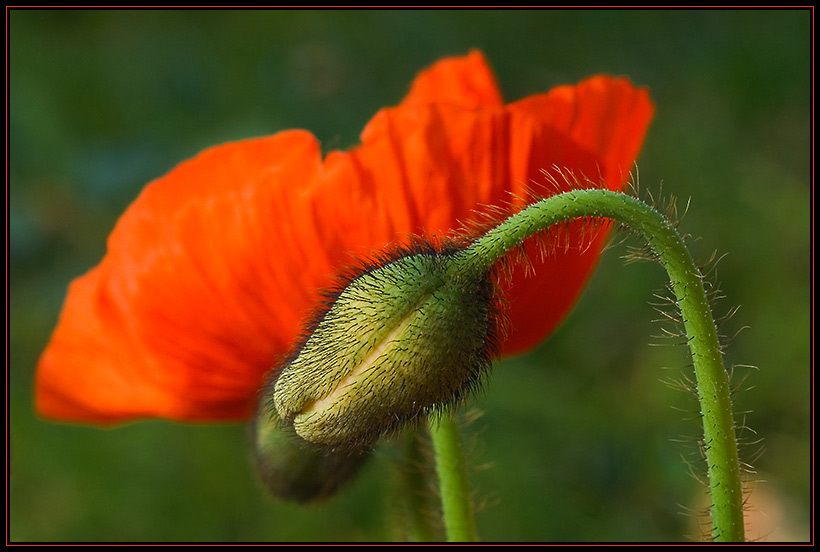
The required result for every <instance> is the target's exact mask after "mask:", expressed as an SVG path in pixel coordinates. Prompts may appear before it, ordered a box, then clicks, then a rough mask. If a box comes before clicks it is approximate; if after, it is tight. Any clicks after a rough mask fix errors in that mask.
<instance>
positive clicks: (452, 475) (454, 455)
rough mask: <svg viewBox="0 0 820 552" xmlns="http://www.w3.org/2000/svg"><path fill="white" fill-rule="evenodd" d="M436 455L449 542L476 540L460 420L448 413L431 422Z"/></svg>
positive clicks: (431, 433)
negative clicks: (462, 449) (459, 427)
mask: <svg viewBox="0 0 820 552" xmlns="http://www.w3.org/2000/svg"><path fill="white" fill-rule="evenodd" d="M430 436H431V437H432V440H433V449H434V451H435V454H436V470H437V471H438V479H439V492H440V493H441V507H442V513H443V515H444V528H445V530H446V532H447V541H448V542H475V541H476V532H475V521H474V520H473V504H472V500H471V498H470V485H469V483H468V481H467V474H466V471H465V466H464V457H463V455H462V452H461V436H460V434H459V430H458V424H457V423H456V421H455V420H454V419H453V418H452V417H449V416H447V415H443V416H441V418H440V419H438V420H436V421H431V423H430Z"/></svg>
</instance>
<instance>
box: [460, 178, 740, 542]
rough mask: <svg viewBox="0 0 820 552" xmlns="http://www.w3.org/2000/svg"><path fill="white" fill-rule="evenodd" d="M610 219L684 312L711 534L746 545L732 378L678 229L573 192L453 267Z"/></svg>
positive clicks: (540, 206)
mask: <svg viewBox="0 0 820 552" xmlns="http://www.w3.org/2000/svg"><path fill="white" fill-rule="evenodd" d="M585 217H586V218H589V217H596V218H608V219H613V220H615V221H617V222H619V223H621V224H623V225H625V226H628V227H629V228H631V229H632V230H635V231H637V232H638V233H640V234H641V235H643V237H644V238H645V239H646V240H647V241H648V243H649V245H650V246H651V247H652V249H653V250H654V252H655V254H656V255H657V256H658V259H659V260H660V262H661V264H662V265H663V266H664V268H666V271H667V273H668V274H669V278H670V280H671V283H672V289H673V290H674V293H675V296H676V299H677V304H678V308H679V309H680V312H681V315H682V318H683V323H684V327H685V329H686V334H687V336H688V343H689V349H690V352H691V355H692V362H693V364H694V369H695V377H696V381H697V391H698V399H699V401H700V408H701V416H702V419H703V434H704V441H703V442H704V449H705V451H706V459H707V466H708V467H707V470H708V471H707V474H708V477H709V487H710V492H711V498H712V507H711V516H712V527H713V532H712V536H713V538H714V539H715V540H716V541H742V540H744V524H743V497H742V489H741V479H740V465H739V462H738V454H737V439H736V436H735V426H734V417H733V413H732V406H731V401H730V398H729V378H728V375H727V373H726V370H725V369H724V366H723V358H722V354H721V350H720V344H719V341H718V336H717V330H716V328H715V323H714V319H713V317H712V312H711V309H710V307H709V301H708V299H707V297H706V292H705V290H704V286H703V277H702V275H701V273H700V270H699V269H698V268H697V266H696V265H695V263H694V262H693V260H692V257H691V255H690V254H689V251H688V250H687V248H686V246H685V245H684V243H683V240H682V238H681V236H680V234H678V232H677V230H676V229H675V228H674V227H673V226H672V224H670V222H669V221H668V220H667V219H666V218H665V217H663V216H662V215H661V214H660V213H658V212H657V211H655V210H654V209H652V208H651V207H650V206H648V205H646V204H645V203H643V202H642V201H640V200H638V199H636V198H634V197H632V196H629V195H626V194H623V193H620V192H612V191H609V190H598V189H590V190H574V191H571V192H566V193H562V194H559V195H555V196H552V197H550V198H547V199H544V200H542V201H539V202H538V203H535V204H533V205H531V206H529V207H527V208H526V209H524V210H522V211H521V212H519V213H517V214H515V215H513V216H511V217H510V218H508V219H507V220H505V221H504V222H502V223H501V224H500V225H498V226H496V227H495V228H493V229H492V230H490V231H489V232H487V233H486V234H485V235H483V236H482V237H481V238H479V239H478V240H476V241H475V242H474V243H473V244H472V245H471V246H470V247H469V248H467V250H465V251H464V252H463V257H462V258H461V259H460V261H459V262H456V263H454V267H453V269H454V270H455V271H456V272H458V273H461V274H463V273H464V272H468V273H469V272H470V271H478V272H482V271H487V270H489V269H490V267H491V266H492V265H493V264H494V263H495V262H497V261H498V260H499V259H501V258H502V257H503V256H504V255H506V254H507V253H508V252H509V251H510V250H511V249H513V248H515V247H518V246H520V245H522V244H523V242H524V240H526V239H527V238H529V237H530V236H533V235H534V234H537V233H539V232H542V231H545V230H547V229H549V228H550V227H551V226H552V225H554V224H556V223H560V222H564V221H567V220H571V219H576V218H585Z"/></svg>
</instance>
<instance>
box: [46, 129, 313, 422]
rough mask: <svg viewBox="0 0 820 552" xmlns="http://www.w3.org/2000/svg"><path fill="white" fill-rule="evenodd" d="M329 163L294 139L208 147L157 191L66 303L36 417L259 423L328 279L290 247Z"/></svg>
mask: <svg viewBox="0 0 820 552" xmlns="http://www.w3.org/2000/svg"><path fill="white" fill-rule="evenodd" d="M319 164H320V152H319V144H318V143H317V142H316V140H315V139H314V138H313V136H311V135H310V134H308V133H306V132H301V131H292V132H285V133H281V134H278V135H275V136H273V137H270V138H264V139H257V140H247V141H243V142H237V143H232V144H226V145H223V146H219V147H216V148H212V149H210V150H207V151H205V152H203V153H202V154H200V155H199V156H197V157H196V158H194V159H192V160H190V161H188V162H186V163H183V164H181V165H179V166H178V167H177V168H176V169H174V170H173V171H171V172H170V173H169V174H168V175H166V176H165V177H163V178H160V179H158V180H156V181H154V182H153V183H151V184H150V185H148V186H147V187H146V188H145V190H144V191H143V193H142V194H141V195H140V196H139V198H138V199H137V200H136V201H135V202H134V203H133V204H132V205H131V206H130V207H129V209H128V210H127V211H126V213H125V214H124V215H123V216H122V217H121V218H120V220H119V221H118V223H117V226H116V228H115V229H114V231H113V232H112V234H111V236H110V238H109V241H108V252H107V254H106V256H105V258H104V259H103V262H102V263H101V264H100V265H99V266H98V267H97V268H95V269H93V270H92V271H91V272H89V273H88V274H86V275H85V276H83V277H81V278H79V279H78V280H76V281H75V282H74V283H73V284H72V286H71V288H70V290H69V294H68V298H67V300H66V303H65V306H64V308H63V312H62V314H61V317H60V321H59V324H58V327H57V330H56V331H55V333H54V335H53V336H52V339H51V342H50V343H49V346H48V348H47V349H46V351H45V353H44V354H43V356H42V357H41V359H40V363H39V366H38V373H37V409H38V410H39V411H40V413H41V414H42V415H44V416H47V417H50V418H58V419H72V420H80V421H92V422H102V423H104V422H107V421H116V420H119V419H122V418H131V417H140V416H161V417H168V418H172V419H187V420H196V419H241V418H244V417H247V416H249V415H250V414H251V412H252V406H253V404H252V403H253V400H252V398H253V397H254V396H255V394H256V392H257V390H258V388H259V383H260V381H261V378H262V375H263V373H264V372H265V371H266V370H267V369H268V368H270V366H271V365H272V364H273V363H274V362H275V361H276V359H277V358H278V356H279V355H281V354H282V353H283V352H284V351H286V350H287V348H288V347H289V345H290V340H291V339H292V338H293V336H294V335H296V333H297V332H298V330H299V326H300V323H301V318H302V316H303V314H304V313H303V306H304V305H305V304H309V303H310V302H312V301H313V296H312V291H311V290H313V289H315V286H316V285H318V283H319V282H317V281H316V279H315V278H314V277H313V275H314V274H316V273H321V274H323V273H325V272H327V271H328V270H329V268H328V267H326V266H319V267H312V266H311V263H310V260H309V259H305V257H307V253H306V252H305V250H304V248H302V247H301V246H300V247H293V246H292V245H291V242H292V241H293V240H292V238H293V236H292V235H291V234H292V233H293V232H294V231H298V229H300V228H305V225H310V223H309V222H307V221H308V219H307V218H300V217H304V214H305V211H306V204H305V202H304V201H303V198H304V197H306V195H305V193H306V190H305V189H304V186H305V185H306V183H308V182H310V181H311V180H312V178H313V176H314V174H315V172H316V171H317V170H318V168H319ZM301 238H302V237H301V236H300V239H301ZM291 263H292V264H296V265H299V266H302V267H308V268H309V269H308V270H301V271H300V270H297V271H293V270H291Z"/></svg>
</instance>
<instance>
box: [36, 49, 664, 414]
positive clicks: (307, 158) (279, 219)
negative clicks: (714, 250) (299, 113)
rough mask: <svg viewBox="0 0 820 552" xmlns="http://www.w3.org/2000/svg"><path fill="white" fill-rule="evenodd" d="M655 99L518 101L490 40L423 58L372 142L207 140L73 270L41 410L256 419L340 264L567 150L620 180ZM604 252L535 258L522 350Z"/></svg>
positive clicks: (627, 95) (474, 202)
mask: <svg viewBox="0 0 820 552" xmlns="http://www.w3.org/2000/svg"><path fill="white" fill-rule="evenodd" d="M651 116H652V104H651V102H650V101H649V99H648V94H647V93H646V91H645V90H641V89H637V88H635V87H634V86H632V85H631V84H629V83H628V82H627V81H625V80H623V79H613V78H610V77H596V78H593V79H589V80H587V81H584V82H583V83H581V84H579V85H578V86H574V87H560V88H558V89H555V90H554V91H553V92H550V93H548V94H542V95H537V96H533V97H531V98H528V99H525V100H522V101H520V102H516V103H513V104H510V105H508V106H506V107H505V106H504V105H503V104H502V102H501V96H500V93H499V92H498V89H497V86H496V85H495V78H494V76H493V74H492V72H491V71H490V69H489V67H488V66H487V64H486V62H485V60H484V58H483V55H481V54H480V53H478V52H473V53H471V54H470V55H468V56H465V57H463V58H448V59H445V60H442V61H441V62H439V63H437V64H435V65H434V66H433V67H431V68H430V69H428V70H426V71H425V72H423V73H422V74H421V75H420V76H419V77H418V79H417V80H416V81H415V82H414V85H413V86H412V87H411V91H410V93H409V94H408V96H407V97H406V98H405V100H404V101H403V102H402V103H401V104H400V105H399V106H398V107H395V108H390V109H384V110H382V111H380V112H379V113H378V114H377V115H376V116H375V117H374V118H373V120H372V121H371V122H370V123H369V124H368V125H367V126H366V128H365V130H364V132H363V133H362V143H361V145H360V146H357V147H355V148H353V149H352V150H350V151H348V152H332V153H330V154H329V155H328V156H327V158H326V159H325V160H324V162H322V160H321V156H320V152H319V145H318V143H317V142H316V140H315V138H314V137H313V136H311V135H310V134H309V133H306V132H303V131H288V132H283V133H280V134H277V135H275V136H272V137H269V138H261V139H254V140H246V141H242V142H236V143H232V144H226V145H222V146H218V147H215V148H212V149H210V150H207V151H205V152H203V153H202V154H200V155H199V156H197V157H196V158H194V159H192V160H190V161H188V162H186V163H183V164H181V165H180V166H178V167H177V168H176V169H174V170H172V171H171V172H170V173H168V175H166V176H164V177H162V178H160V179H158V180H156V181H154V182H153V183H151V184H150V185H149V186H148V187H147V188H146V189H145V190H144V191H143V193H142V194H141V195H140V197H139V198H138V199H137V200H136V201H135V202H134V203H133V204H132V205H131V206H130V207H129V209H128V210H127V211H126V213H125V214H124V215H123V216H122V218H121V219H120V221H119V222H118V223H117V226H116V228H115V230H114V231H113V232H112V235H111V237H110V238H109V242H108V251H107V253H106V256H105V257H104V259H103V261H102V262H101V263H100V265H98V267H96V268H95V269H93V270H91V271H90V272H89V273H88V274H86V275H85V276H83V277H81V278H79V279H77V280H76V281H75V282H74V283H73V284H72V286H71V288H70V289H69V294H68V297H67V299H66V303H65V305H64V308H63V312H62V314H61V316H60V321H59V323H58V326H57V329H56V330H55V332H54V334H53V336H52V338H51V341H50V342H49V345H48V347H47V349H46V351H45V352H44V354H43V356H42V357H41V359H40V362H39V365H38V373H37V381H36V388H37V390H36V395H37V409H38V411H39V412H40V413H41V414H42V415H44V416H46V417H49V418H55V419H64V420H74V421H83V422H92V423H113V422H119V421H124V420H128V419H133V418H139V417H149V416H156V417H164V418H169V419H174V420H189V421H195V420H200V421H202V420H238V419H244V418H246V417H249V416H250V415H251V414H252V412H253V408H254V403H255V401H256V393H257V391H258V389H259V388H260V385H261V383H262V380H263V377H264V374H265V372H266V371H268V370H269V369H270V368H271V366H273V365H274V364H275V363H276V362H277V360H278V359H279V358H280V357H281V356H282V355H284V354H285V353H286V352H287V350H288V348H289V347H290V344H291V343H292V341H293V340H294V339H295V338H296V336H297V335H298V333H299V330H300V324H301V320H302V319H303V318H304V316H305V314H306V313H307V312H308V310H309V309H311V308H312V306H313V305H314V304H315V301H316V298H317V295H316V293H317V291H316V290H318V289H320V288H323V287H325V286H327V285H329V284H330V283H331V281H332V278H333V274H334V273H335V272H336V271H337V270H339V269H341V268H343V267H344V266H345V265H348V264H350V262H351V261H352V260H353V259H354V258H355V257H356V256H362V255H369V254H372V253H373V252H374V251H376V250H379V249H381V248H383V247H385V246H386V245H390V244H396V243H397V242H405V241H406V240H407V239H408V236H409V235H414V234H423V235H432V234H435V235H446V234H449V233H450V232H451V231H452V230H453V229H454V228H457V227H459V225H460V223H461V222H466V221H469V220H471V219H472V218H473V216H474V210H475V209H481V208H482V206H487V205H496V206H497V205H506V204H508V203H509V201H510V199H511V197H516V196H517V197H522V198H525V200H526V199H527V198H531V196H529V195H528V194H530V192H531V190H532V188H533V186H532V183H533V182H539V181H543V176H542V174H541V171H542V170H543V169H546V168H549V167H552V166H553V165H557V166H560V167H567V168H569V169H571V170H573V171H576V172H578V173H582V174H585V175H587V176H597V175H601V176H602V177H603V178H604V179H605V180H606V182H607V185H608V186H610V187H612V188H613V189H617V188H619V187H620V186H621V185H622V184H623V182H624V178H623V175H625V174H626V173H627V172H628V170H629V169H630V168H631V166H632V163H633V162H634V158H635V156H636V155H637V153H638V149H639V147H640V145H641V143H642V142H643V138H644V134H645V132H646V128H647V126H648V123H649V121H650V119H651ZM511 194H513V195H511ZM599 250H600V243H597V242H596V243H595V244H593V246H592V247H590V248H589V249H588V250H587V252H586V253H583V254H581V253H579V252H577V251H573V250H570V251H568V252H567V253H564V252H560V253H556V254H555V255H554V256H553V257H549V258H547V259H546V260H544V261H541V260H540V259H534V260H533V264H534V266H535V269H536V271H535V272H536V276H535V277H532V278H525V277H524V274H523V271H518V269H515V271H514V273H513V279H512V287H511V288H510V289H509V290H508V292H507V293H508V295H509V299H510V303H511V307H510V318H511V320H512V331H511V334H510V339H509V340H508V341H507V342H505V344H503V345H502V354H510V353H514V352H519V351H521V350H524V349H526V348H530V347H532V346H534V345H535V344H537V343H538V342H540V341H541V340H542V339H543V338H544V337H546V335H548V333H549V332H550V331H552V329H553V328H554V327H555V325H556V324H557V323H559V322H560V320H561V319H562V318H563V317H564V316H565V315H566V313H567V312H568V310H569V308H570V307H571V306H572V304H573V303H574V301H575V300H576V298H577V296H578V294H579V293H580V290H581V289H582V287H583V283H584V281H585V280H586V279H587V278H588V277H589V274H590V273H591V271H592V268H593V267H594V264H595V262H596V260H597V257H598V252H599Z"/></svg>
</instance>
